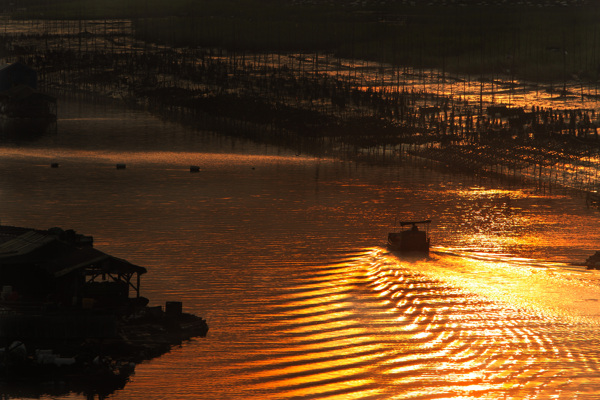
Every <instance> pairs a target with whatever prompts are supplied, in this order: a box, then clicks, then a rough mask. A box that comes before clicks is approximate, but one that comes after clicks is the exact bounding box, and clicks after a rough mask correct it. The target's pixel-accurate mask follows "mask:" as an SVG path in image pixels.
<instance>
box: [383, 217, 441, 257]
mask: <svg viewBox="0 0 600 400" xmlns="http://www.w3.org/2000/svg"><path fill="white" fill-rule="evenodd" d="M430 223H431V220H423V221H402V222H400V227H401V228H406V229H402V230H400V231H399V232H390V233H388V248H389V249H390V250H392V251H398V252H401V253H424V254H428V253H429V242H430V238H429V224H430ZM420 225H424V226H425V229H424V230H422V229H419V226H420Z"/></svg>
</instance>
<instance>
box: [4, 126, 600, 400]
mask: <svg viewBox="0 0 600 400" xmlns="http://www.w3.org/2000/svg"><path fill="white" fill-rule="evenodd" d="M73 123H75V122H73ZM149 126H152V124H149ZM136 132H137V131H136ZM73 136H74V139H73V140H77V135H75V134H74V135H73ZM90 136H93V135H90ZM68 139H69V138H68V137H64V136H62V137H61V136H59V137H56V138H51V140H50V139H48V140H49V141H50V142H53V141H55V142H58V143H57V145H56V146H55V147H51V146H50V149H49V150H48V149H44V150H41V149H37V148H34V147H33V148H32V147H27V146H25V147H22V148H15V147H10V148H6V149H3V150H2V157H0V162H2V167H3V168H4V170H5V171H7V173H6V174H2V175H1V176H0V201H1V203H0V207H1V208H0V209H1V210H2V212H3V215H2V216H0V217H1V218H2V222H3V223H7V224H14V225H25V226H32V227H40V228H48V227H51V226H63V227H65V228H73V229H75V230H77V231H78V232H82V233H85V234H91V235H93V236H94V240H95V246H96V247H97V248H99V249H100V250H103V251H106V252H108V253H111V254H114V255H115V256H117V257H122V258H125V259H127V260H128V261H131V262H133V263H135V264H137V265H143V266H145V267H147V268H148V271H149V272H148V274H146V275H145V276H144V277H143V282H142V291H143V295H144V296H147V297H148V298H149V299H151V302H152V303H151V304H153V305H164V302H165V301H170V300H181V301H183V305H184V310H186V311H188V312H193V313H196V314H198V315H201V316H203V317H205V318H207V320H208V324H209V326H210V330H209V333H208V336H207V337H206V338H198V339H194V340H192V341H189V342H184V343H182V345H181V346H180V347H176V348H174V349H173V350H172V351H171V352H169V353H168V354H165V355H164V356H162V357H159V358H155V359H152V360H150V361H146V362H143V363H141V364H139V365H138V366H137V367H136V374H135V376H134V377H133V378H132V379H131V381H130V382H129V383H127V385H126V386H125V388H123V389H122V390H119V391H117V392H115V393H113V394H111V395H110V396H109V398H110V399H115V400H137V399H148V400H162V399H165V398H169V399H170V398H173V399H180V400H192V399H198V398H204V399H208V400H223V399H235V400H237V399H248V400H252V399H278V400H285V399H298V398H301V399H314V400H316V399H318V400H321V399H362V400H375V399H377V400H388V399H402V400H405V399H453V400H454V399H469V400H474V399H486V400H487V399H489V400H496V399H513V400H521V399H549V398H578V399H595V398H598V396H600V378H599V376H600V374H599V373H600V336H599V335H600V334H599V332H600V331H598V327H599V326H600V275H599V274H598V271H586V270H585V268H584V267H583V266H581V265H577V262H582V261H583V260H585V257H586V256H588V255H591V254H592V253H593V252H594V251H595V250H596V247H597V246H598V243H599V242H598V240H599V239H600V236H599V234H598V232H597V226H598V224H599V223H600V215H599V214H598V213H597V211H595V210H592V209H587V208H585V203H584V202H582V199H580V198H577V197H572V196H570V195H569V194H565V193H561V192H546V193H544V192H541V191H539V190H536V188H528V187H521V186H517V187H515V186H511V185H508V184H501V183H498V182H496V181H493V180H487V179H485V178H482V177H471V176H463V175H454V174H451V173H449V172H448V171H441V172H440V171H437V170H434V169H433V168H429V167H427V168H425V167H421V166H414V167H413V166H410V165H402V166H395V167H390V168H388V167H379V166H372V165H363V164H354V163H349V162H343V161H340V160H333V159H328V158H311V157H306V156H302V155H300V156H296V155H293V154H292V155H290V154H281V155H278V154H277V152H276V151H273V152H272V153H270V154H262V155H261V154H254V155H252V154H219V152H218V151H214V152H211V151H204V152H202V151H200V150H198V149H196V150H195V151H175V150H174V151H170V150H165V151H157V150H156V149H150V150H147V151H131V152H127V151H116V150H111V149H110V148H107V149H105V150H98V151H96V150H93V149H90V148H87V149H85V148H84V149H70V148H69V146H68V145H67V144H68V142H69V140H68ZM138 139H139V137H138ZM79 140H81V139H79ZM134 142H135V141H134ZM202 145H204V144H202ZM131 146H132V147H133V148H135V146H136V143H133V144H132V145H131ZM199 147H200V146H199ZM255 150H256V149H255ZM56 159H58V161H59V162H60V168H57V169H50V168H49V161H50V160H53V161H54V160H56ZM122 161H124V162H126V163H127V168H126V169H125V170H119V171H117V170H116V169H115V167H114V164H115V163H117V162H122ZM190 165H199V166H200V167H201V171H200V172H199V173H194V174H191V173H190V172H189V166H190ZM82 188H84V190H83V189H82ZM416 217H430V218H432V219H433V223H432V227H431V228H432V229H431V234H432V251H431V253H430V255H429V257H428V258H419V257H405V256H399V255H397V254H393V253H390V252H389V251H388V250H387V249H386V248H384V247H383V246H384V242H385V238H386V235H387V233H388V232H389V231H391V230H392V229H394V221H395V220H396V221H399V220H403V219H411V218H416ZM45 398H46V399H49V397H48V396H46V397H45ZM58 398H70V399H77V400H79V399H81V398H82V397H81V395H80V394H73V395H69V396H62V397H60V396H59V397H58Z"/></svg>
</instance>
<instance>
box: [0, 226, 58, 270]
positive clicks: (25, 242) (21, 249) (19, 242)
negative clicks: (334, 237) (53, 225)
mask: <svg viewBox="0 0 600 400" xmlns="http://www.w3.org/2000/svg"><path fill="white" fill-rule="evenodd" d="M6 236H7V235H5V238H6ZM55 240H56V237H54V236H48V235H44V234H42V233H39V232H37V231H33V230H30V231H26V232H24V233H21V234H20V235H19V236H16V237H13V238H12V239H9V240H6V241H4V242H3V243H1V244H0V262H2V261H3V260H6V259H8V258H13V257H19V256H23V255H26V254H30V253H31V252H33V251H34V250H37V249H39V248H41V247H43V246H45V245H47V244H48V243H51V242H53V241H55Z"/></svg>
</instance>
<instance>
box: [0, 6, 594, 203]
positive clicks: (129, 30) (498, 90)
mask: <svg viewBox="0 0 600 400" xmlns="http://www.w3.org/2000/svg"><path fill="white" fill-rule="evenodd" d="M3 23H4V26H5V28H4V31H3V32H0V37H1V41H0V59H1V60H2V61H3V62H15V61H21V62H23V63H25V64H26V65H28V66H30V67H31V68H34V69H35V70H37V71H38V76H39V86H40V88H41V89H43V90H44V91H46V92H48V93H52V94H54V95H56V96H73V95H80V96H93V97H97V98H110V99H114V100H115V101H121V102H124V103H126V104H128V105H129V106H132V107H142V108H145V109H148V110H150V111H151V112H153V113H156V114H158V115H160V116H161V117H163V118H165V119H169V120H172V121H177V122H180V123H182V124H186V125H190V126H194V127H196V128H197V129H198V130H200V131H205V132H218V133H225V134H229V135H234V136H241V137H246V138H250V139H253V140H257V141H264V142H268V143H272V144H277V145H282V146H286V147H289V148H292V149H295V150H296V151H297V152H301V153H310V154H314V155H317V156H328V155H332V156H343V157H348V158H352V159H357V160H365V161H369V162H384V163H394V162H402V161H403V160H405V159H406V158H407V157H418V158H420V159H425V160H432V161H435V162H439V163H441V164H442V165H444V166H449V167H450V168H454V169H456V170H465V171H470V172H475V173H492V174H499V175H501V176H508V177H515V178H519V179H527V180H532V181H535V182H536V183H537V184H539V185H540V187H556V186H561V187H567V188H573V189H576V190H581V191H584V192H593V191H595V190H596V189H598V179H597V177H598V170H599V169H600V140H599V138H598V128H599V124H600V115H599V114H598V113H599V111H600V108H599V105H600V102H599V100H600V95H599V94H598V87H597V84H596V83H595V81H592V80H590V81H589V82H587V81H584V80H582V79H574V78H569V79H566V78H565V79H563V80H562V81H560V82H558V83H557V82H554V83H532V82H527V81H524V80H518V79H516V78H515V75H514V74H511V73H486V74H484V73H481V72H480V73H474V74H470V73H456V72H453V73H450V72H448V71H446V70H445V69H444V68H441V69H440V68H426V67H424V66H422V67H414V66H408V65H402V64H400V63H398V60H396V62H394V63H390V62H387V63H386V62H380V61H368V60H367V59H357V58H348V57H343V56H342V55H341V54H340V53H339V52H338V53H336V52H333V51H248V50H241V49H225V48H222V47H221V48H216V47H190V46H186V47H174V46H171V45H166V44H158V43H154V42H148V41H145V40H141V39H140V38H139V35H138V34H136V29H139V27H138V28H136V23H134V22H132V21H131V20H125V19H118V20H116V19H115V20H108V19H102V20H100V19H98V20H13V19H10V18H8V17H4V20H3ZM139 24H140V22H139V21H137V25H139ZM594 57H596V56H595V55H594Z"/></svg>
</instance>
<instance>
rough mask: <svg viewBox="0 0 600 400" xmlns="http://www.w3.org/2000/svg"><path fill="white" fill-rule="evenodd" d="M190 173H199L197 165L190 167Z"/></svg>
mask: <svg viewBox="0 0 600 400" xmlns="http://www.w3.org/2000/svg"><path fill="white" fill-rule="evenodd" d="M190 172H200V167H199V166H197V165H190Z"/></svg>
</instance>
